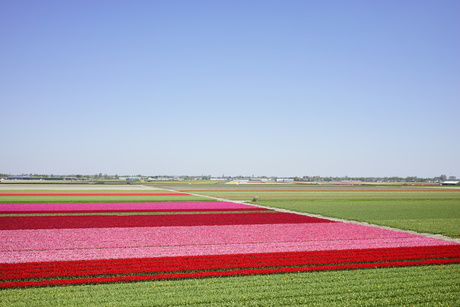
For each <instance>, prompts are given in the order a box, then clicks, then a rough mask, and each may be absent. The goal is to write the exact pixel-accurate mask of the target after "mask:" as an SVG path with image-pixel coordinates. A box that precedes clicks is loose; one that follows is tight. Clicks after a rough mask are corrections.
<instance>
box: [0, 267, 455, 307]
mask: <svg viewBox="0 0 460 307" xmlns="http://www.w3.org/2000/svg"><path fill="white" fill-rule="evenodd" d="M459 280H460V265H435V266H422V267H406V268H385V269H367V270H352V271H326V272H309V273H291V274H274V275H258V276H240V277H220V278H203V279H186V280H171V281H151V282H135V283H118V284H100V285H84V286H66V287H46V288H27V289H6V290H2V291H0V303H1V306H11V307H15V306H18V307H19V306H27V307H29V306H35V307H39V306H64V307H65V306H181V305H182V306H196V305H198V306H452V307H453V306H459V305H460V283H459ZM364 281H365V282H364Z"/></svg>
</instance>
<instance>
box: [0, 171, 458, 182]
mask: <svg viewBox="0 0 460 307" xmlns="http://www.w3.org/2000/svg"><path fill="white" fill-rule="evenodd" d="M19 181H24V182H30V181H39V182H40V181H42V182H44V181H47V182H49V181H55V182H58V181H60V182H63V181H66V182H95V183H104V182H127V183H132V182H171V181H173V182H185V181H192V182H193V181H210V182H211V183H213V182H214V183H235V184H244V183H248V184H250V183H260V184H263V183H309V184H359V183H375V184H378V183H395V184H397V183H401V184H403V183H419V184H423V183H425V184H441V185H460V181H459V180H457V177H456V176H449V177H447V176H446V175H441V176H439V177H434V178H420V177H416V176H409V177H348V176H345V177H322V176H302V177H298V176H295V177H276V176H225V175H222V176H220V177H213V176H210V175H201V176H188V175H183V176H173V175H154V176H144V175H140V174H139V175H121V176H119V175H107V174H102V173H99V174H94V175H73V174H72V175H53V174H49V175H48V174H47V175H45V174H20V175H11V174H0V182H2V183H7V182H19Z"/></svg>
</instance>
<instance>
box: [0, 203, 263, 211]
mask: <svg viewBox="0 0 460 307" xmlns="http://www.w3.org/2000/svg"><path fill="white" fill-rule="evenodd" d="M199 210H200V211H206V210H210V211H215V210H222V211H225V210H267V209H263V208H258V207H255V206H251V205H246V204H239V203H233V202H142V203H10V204H0V213H42V212H48V213H52V212H123V211H124V212H140V211H199Z"/></svg>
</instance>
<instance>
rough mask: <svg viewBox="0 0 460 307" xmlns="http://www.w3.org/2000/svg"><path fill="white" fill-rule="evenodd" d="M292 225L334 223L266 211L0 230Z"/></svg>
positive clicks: (45, 223)
mask: <svg viewBox="0 0 460 307" xmlns="http://www.w3.org/2000/svg"><path fill="white" fill-rule="evenodd" d="M292 223H334V222H333V221H330V220H326V219H320V218H316V217H310V216H305V215H299V214H293V213H282V212H272V211H267V212H266V213H252V212H251V213H226V214H190V215H189V214H168V215H129V216H124V215H120V216H118V215H89V216H88V215H69V216H2V217H0V230H14V229H75V228H114V227H165V226H204V225H248V224H251V225H254V224H292Z"/></svg>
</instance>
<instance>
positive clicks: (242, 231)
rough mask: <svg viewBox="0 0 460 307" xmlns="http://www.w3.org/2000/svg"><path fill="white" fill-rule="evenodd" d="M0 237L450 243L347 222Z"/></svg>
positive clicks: (131, 242)
mask: <svg viewBox="0 0 460 307" xmlns="http://www.w3.org/2000/svg"><path fill="white" fill-rule="evenodd" d="M222 216H224V215H222ZM0 236H1V237H2V240H1V241H0V251H1V252H11V251H20V252H21V251H44V250H71V249H104V248H128V247H132V248H134V247H174V246H194V245H198V246H202V245H208V246H209V245H228V244H240V245H241V244H267V243H277V244H281V243H286V244H297V245H302V246H305V247H306V246H317V245H336V244H337V243H340V242H344V243H346V244H350V245H351V247H352V248H365V247H358V245H367V244H374V243H376V244H378V243H381V245H382V246H381V247H385V245H387V244H389V243H395V244H400V242H405V241H407V242H412V243H411V244H412V245H411V246H414V245H439V244H452V242H450V241H444V240H438V239H433V238H428V237H425V236H421V235H415V234H410V233H406V232H401V231H393V230H387V229H382V228H377V227H369V226H363V225H357V224H352V223H315V224H312V223H303V224H302V223H296V224H256V225H210V226H172V227H127V228H78V229H25V230H1V231H0ZM415 243H416V244H415ZM398 246H399V245H398ZM386 247H388V246H386Z"/></svg>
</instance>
